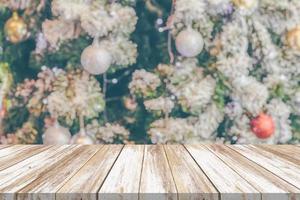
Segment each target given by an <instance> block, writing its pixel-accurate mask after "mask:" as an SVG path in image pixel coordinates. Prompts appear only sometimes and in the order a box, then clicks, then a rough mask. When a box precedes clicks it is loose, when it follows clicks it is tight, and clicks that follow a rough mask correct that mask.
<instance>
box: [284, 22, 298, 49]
mask: <svg viewBox="0 0 300 200" xmlns="http://www.w3.org/2000/svg"><path fill="white" fill-rule="evenodd" d="M286 41H287V44H288V46H289V47H290V48H292V49H295V50H300V26H297V27H295V28H293V29H291V30H290V31H288V32H287V34H286Z"/></svg>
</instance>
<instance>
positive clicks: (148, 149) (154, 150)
mask: <svg viewBox="0 0 300 200" xmlns="http://www.w3.org/2000/svg"><path fill="white" fill-rule="evenodd" d="M139 193H140V195H139V197H140V198H139V199H141V200H144V199H145V200H146V199H149V200H151V199H157V200H161V199H177V190H176V186H175V183H174V180H173V176H172V173H171V171H170V167H169V164H168V159H167V157H166V154H165V151H164V147H163V146H162V145H146V146H145V152H144V162H143V169H142V175H141V181H140V190H139Z"/></svg>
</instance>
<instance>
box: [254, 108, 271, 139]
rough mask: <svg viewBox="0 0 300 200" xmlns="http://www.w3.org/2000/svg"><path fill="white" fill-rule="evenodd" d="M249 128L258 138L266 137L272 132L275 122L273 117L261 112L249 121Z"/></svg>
mask: <svg viewBox="0 0 300 200" xmlns="http://www.w3.org/2000/svg"><path fill="white" fill-rule="evenodd" d="M250 125H251V130H252V132H253V133H254V134H255V135H256V137H258V138H260V139H267V138H269V137H271V136H272V135H273V134H274V131H275V124H274V121H273V118H272V117H271V116H269V115H267V114H264V113H261V114H259V115H258V116H257V117H256V118H254V119H252V120H251V122H250Z"/></svg>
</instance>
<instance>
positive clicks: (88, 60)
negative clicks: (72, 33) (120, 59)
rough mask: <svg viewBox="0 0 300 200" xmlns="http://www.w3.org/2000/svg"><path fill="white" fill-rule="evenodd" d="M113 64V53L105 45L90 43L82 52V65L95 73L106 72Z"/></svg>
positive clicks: (91, 72)
mask: <svg viewBox="0 0 300 200" xmlns="http://www.w3.org/2000/svg"><path fill="white" fill-rule="evenodd" d="M111 64H112V56H111V54H110V53H109V52H108V51H107V50H106V49H105V48H103V47H99V46H98V45H95V44H93V45H90V46H88V47H86V48H85V49H84V50H83V52H82V54H81V65H82V66H83V68H84V69H85V70H86V71H87V72H89V73H90V74H93V75H99V74H103V73H105V72H106V71H107V70H108V68H109V66H110V65H111Z"/></svg>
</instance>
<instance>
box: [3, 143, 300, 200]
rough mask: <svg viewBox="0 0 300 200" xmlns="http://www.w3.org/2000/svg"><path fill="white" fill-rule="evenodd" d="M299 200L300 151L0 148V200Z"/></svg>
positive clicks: (287, 148) (210, 147)
mask: <svg viewBox="0 0 300 200" xmlns="http://www.w3.org/2000/svg"><path fill="white" fill-rule="evenodd" d="M2 199H3V200H4V199H5V200H6V199H7V200H9V199H12V200H13V199H20V200H23V199H24V200H25V199H26V200H27V199H28V200H30V199H34V200H44V199H45V200H46V199H47V200H48V199H53V200H54V199H58V200H73V199H75V200H81V199H83V200H97V199H99V200H102V199H128V200H129V199H130V200H131V199H137V200H138V199H141V200H145V199H147V200H148V199H166V200H167V199H174V200H175V199H176V200H177V199H179V200H181V199H199V200H218V199H220V200H227V199H228V200H229V199H230V200H231V199H233V200H235V199H236V200H239V199H241V200H242V199H245V200H250V199H251V200H256V199H259V200H273V199H274V200H276V199H278V200H279V199H280V200H281V199H283V200H300V147H297V146H289V145H280V146H269V145H268V146H267V145H234V146H226V145H212V144H211V145H209V144H207V145H184V146H183V145H91V146H83V145H70V146H67V145H63V146H39V145H28V146H25V145H15V146H0V200H2Z"/></svg>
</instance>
